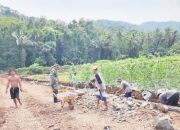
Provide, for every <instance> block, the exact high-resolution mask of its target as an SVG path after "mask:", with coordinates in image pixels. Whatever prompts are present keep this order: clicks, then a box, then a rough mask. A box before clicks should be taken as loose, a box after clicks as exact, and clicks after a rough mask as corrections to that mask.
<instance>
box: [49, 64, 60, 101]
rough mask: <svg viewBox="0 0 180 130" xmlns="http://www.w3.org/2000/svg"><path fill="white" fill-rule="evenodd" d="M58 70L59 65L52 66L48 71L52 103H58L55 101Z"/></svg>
mask: <svg viewBox="0 0 180 130" xmlns="http://www.w3.org/2000/svg"><path fill="white" fill-rule="evenodd" d="M58 70H59V65H58V64H54V65H53V68H52V70H51V71H50V84H51V87H52V91H53V98H54V103H57V102H59V100H58V99H57V94H58V74H57V72H58Z"/></svg>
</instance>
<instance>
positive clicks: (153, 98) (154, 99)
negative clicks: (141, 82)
mask: <svg viewBox="0 0 180 130" xmlns="http://www.w3.org/2000/svg"><path fill="white" fill-rule="evenodd" d="M22 79H23V80H25V81H28V82H31V83H32V84H34V83H35V84H41V85H46V86H50V85H49V81H47V80H37V79H32V78H27V77H24V76H22ZM59 84H61V85H63V86H71V83H69V82H59ZM77 88H80V89H83V88H91V89H93V88H95V86H93V84H91V83H90V82H89V83H78V84H77ZM117 90H119V88H118V87H117V86H109V85H107V86H106V91H107V93H108V94H115V93H116V92H117ZM142 91H143V90H142ZM142 91H137V90H133V92H132V96H133V97H134V98H135V99H138V100H144V99H143V97H142V95H141V92H142ZM123 93H124V91H123V90H121V91H119V93H117V95H121V94H123ZM151 94H152V96H151V98H150V99H149V101H150V102H155V103H159V99H158V98H157V96H156V94H155V92H151Z"/></svg>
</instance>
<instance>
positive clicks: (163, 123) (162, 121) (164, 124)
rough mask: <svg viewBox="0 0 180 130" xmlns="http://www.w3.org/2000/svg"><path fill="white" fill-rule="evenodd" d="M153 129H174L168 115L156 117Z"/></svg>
mask: <svg viewBox="0 0 180 130" xmlns="http://www.w3.org/2000/svg"><path fill="white" fill-rule="evenodd" d="M155 129H156V130H174V128H173V126H172V123H171V120H170V117H168V116H164V117H158V118H157V120H156V122H155Z"/></svg>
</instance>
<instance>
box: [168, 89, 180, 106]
mask: <svg viewBox="0 0 180 130" xmlns="http://www.w3.org/2000/svg"><path fill="white" fill-rule="evenodd" d="M178 101H179V93H178V92H177V93H175V94H174V95H173V96H172V97H170V98H169V99H168V100H167V105H171V106H178Z"/></svg>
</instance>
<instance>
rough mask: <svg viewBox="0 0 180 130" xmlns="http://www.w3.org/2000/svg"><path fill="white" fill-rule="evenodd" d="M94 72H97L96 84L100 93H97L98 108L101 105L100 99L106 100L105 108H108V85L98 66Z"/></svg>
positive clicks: (94, 68)
mask: <svg viewBox="0 0 180 130" xmlns="http://www.w3.org/2000/svg"><path fill="white" fill-rule="evenodd" d="M93 73H94V74H95V85H96V87H97V88H98V91H99V92H98V94H97V95H96V97H97V108H98V107H99V103H100V100H102V101H104V105H105V110H108V105H107V95H106V92H105V90H106V86H105V83H104V79H103V77H102V76H101V74H100V73H99V72H98V67H97V66H94V67H93Z"/></svg>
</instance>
